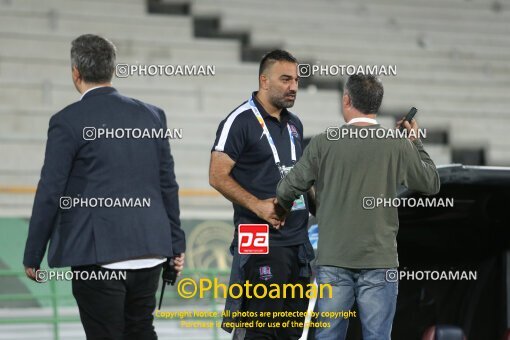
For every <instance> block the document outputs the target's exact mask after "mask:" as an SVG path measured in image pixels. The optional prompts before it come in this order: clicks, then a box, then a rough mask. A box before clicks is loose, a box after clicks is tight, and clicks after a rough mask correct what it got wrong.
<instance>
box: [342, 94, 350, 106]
mask: <svg viewBox="0 0 510 340" xmlns="http://www.w3.org/2000/svg"><path fill="white" fill-rule="evenodd" d="M342 102H343V106H344V107H345V108H348V107H350V106H351V97H349V95H348V94H347V92H344V95H343V96H342Z"/></svg>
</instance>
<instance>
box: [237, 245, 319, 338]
mask: <svg viewBox="0 0 510 340" xmlns="http://www.w3.org/2000/svg"><path fill="white" fill-rule="evenodd" d="M298 249H299V246H289V247H270V248H269V254H264V255H251V256H250V258H249V260H248V262H247V263H246V264H245V265H244V267H243V268H244V277H245V279H246V280H248V281H250V283H251V284H253V285H256V284H264V285H266V286H267V289H268V291H269V290H270V289H271V287H270V285H271V284H274V283H276V284H278V285H280V287H283V284H284V283H291V284H296V285H302V286H303V292H306V291H307V284H309V283H310V278H304V277H300V275H299V272H300V266H299V261H298ZM298 291H299V290H298V289H296V292H298ZM282 292H283V290H282ZM242 309H243V311H254V312H257V313H260V312H285V311H302V312H305V311H306V310H307V309H308V299H307V298H306V297H302V298H301V297H300V296H299V293H298V294H296V296H295V297H294V298H292V293H291V291H290V290H287V297H286V298H283V297H280V298H270V297H266V298H263V299H260V298H255V297H253V298H251V299H246V298H245V300H244V304H243V308H242ZM257 320H258V321H260V322H265V323H266V325H269V323H272V324H273V325H274V323H275V322H280V324H281V323H283V322H285V321H287V320H290V321H299V322H304V321H305V320H304V317H303V318H281V317H280V318H271V317H270V318H267V317H266V318H260V317H257V318H245V319H244V321H246V322H250V321H257ZM302 333H303V328H302V327H286V328H283V327H277V328H270V327H253V328H247V329H246V335H245V337H244V339H246V340H254V339H257V340H258V339H261V340H262V339H271V340H276V339H277V340H291V339H299V338H300V337H301V334H302Z"/></svg>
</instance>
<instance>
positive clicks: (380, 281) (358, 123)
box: [277, 75, 440, 340]
mask: <svg viewBox="0 0 510 340" xmlns="http://www.w3.org/2000/svg"><path fill="white" fill-rule="evenodd" d="M345 87H346V89H345V92H344V95H343V98H342V113H343V117H344V119H345V121H346V124H345V125H343V126H341V127H339V128H329V129H328V131H327V132H326V133H322V134H320V135H318V136H315V137H314V138H313V139H312V140H311V141H310V144H309V145H308V147H307V148H306V149H305V151H304V153H303V156H302V157H301V159H300V160H299V162H297V164H296V165H295V166H294V168H293V169H292V170H291V171H290V172H289V174H288V175H287V176H286V177H285V178H284V179H282V180H281V181H280V183H279V185H278V189H277V199H278V202H279V204H280V205H281V207H283V208H284V209H285V210H286V211H288V210H290V208H291V207H292V204H293V202H294V200H295V199H296V198H298V197H299V196H300V195H301V194H302V193H304V192H307V191H308V189H310V188H311V187H312V186H313V185H315V189H316V204H317V219H318V223H319V244H318V254H317V265H318V272H317V282H318V283H319V284H321V283H329V284H331V285H332V286H333V297H332V298H331V299H329V298H321V299H319V300H318V310H319V312H331V311H338V312H340V311H347V310H349V309H351V308H352V305H353V304H354V301H355V300H356V301H357V303H358V307H359V317H360V319H361V323H362V331H363V339H365V340H371V339H373V340H384V339H390V337H391V327H392V322H393V317H394V315H395V307H396V300H397V293H398V279H395V277H396V268H397V267H398V256H397V242H396V236H397V232H398V211H397V207H396V206H388V204H384V205H383V206H377V205H378V204H379V203H381V202H386V203H388V202H393V203H394V202H395V199H397V187H398V186H399V185H401V184H402V185H404V186H406V187H407V188H409V189H411V190H415V191H418V192H422V193H424V194H436V193H437V192H439V188H440V183H439V175H438V173H437V170H436V167H435V165H434V162H432V160H431V159H430V157H429V155H428V154H427V152H426V151H425V150H424V148H423V144H422V142H421V141H420V139H418V138H415V137H416V136H418V135H419V134H418V124H417V123H416V121H415V120H414V119H413V120H412V121H411V123H409V122H403V126H404V127H405V129H406V130H405V132H407V133H408V136H409V138H405V137H404V138H402V137H401V136H400V138H398V136H394V134H392V133H388V131H389V130H387V129H384V128H382V127H381V126H380V125H379V124H378V122H377V121H376V120H375V118H376V114H377V111H378V110H379V107H380V105H381V102H382V97H383V94H384V89H383V86H382V84H381V82H380V81H379V80H378V79H377V78H376V77H374V76H370V75H353V76H351V77H349V79H348V81H347V83H346V86H345ZM399 124H402V122H399ZM365 129H367V130H365ZM380 129H383V130H384V131H377V130H380ZM363 130H365V131H363ZM389 132H393V131H389ZM381 136H385V137H381ZM388 136H389V137H388ZM281 213H282V214H284V212H283V209H282V212H281ZM283 228H285V226H283ZM319 321H322V322H326V323H329V324H330V327H326V328H319V329H317V331H316V338H317V339H344V338H345V335H346V332H347V327H348V319H343V318H335V319H327V318H319Z"/></svg>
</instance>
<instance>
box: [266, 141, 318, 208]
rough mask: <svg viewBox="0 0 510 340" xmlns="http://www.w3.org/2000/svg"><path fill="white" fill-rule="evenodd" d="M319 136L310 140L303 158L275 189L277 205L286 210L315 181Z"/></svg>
mask: <svg viewBox="0 0 510 340" xmlns="http://www.w3.org/2000/svg"><path fill="white" fill-rule="evenodd" d="M320 136H321V135H319V136H315V137H314V138H312V140H311V141H310V143H309V144H308V146H307V147H306V148H305V151H304V152H303V156H301V158H300V159H299V161H298V162H297V163H296V165H295V166H294V167H293V168H292V169H291V170H290V171H289V173H288V174H287V176H285V178H283V179H282V180H280V183H278V187H277V189H276V196H277V199H278V203H280V205H281V206H282V207H284V208H285V209H286V210H290V208H291V207H292V203H293V202H294V200H295V199H296V198H299V196H300V195H302V194H304V193H305V192H307V191H308V190H309V189H310V188H311V187H312V185H313V184H314V183H315V181H316V179H317V174H318V167H319V156H320V155H319V148H318V144H319V143H318V139H319V138H320Z"/></svg>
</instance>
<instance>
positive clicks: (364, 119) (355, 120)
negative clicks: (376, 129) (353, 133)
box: [347, 117, 379, 125]
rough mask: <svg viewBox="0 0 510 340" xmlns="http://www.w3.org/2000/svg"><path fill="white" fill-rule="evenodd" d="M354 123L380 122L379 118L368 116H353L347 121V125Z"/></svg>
mask: <svg viewBox="0 0 510 340" xmlns="http://www.w3.org/2000/svg"><path fill="white" fill-rule="evenodd" d="M354 123H369V124H379V123H378V122H377V120H375V119H372V118H368V117H357V118H353V119H351V120H350V121H348V122H347V125H351V124H354Z"/></svg>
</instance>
